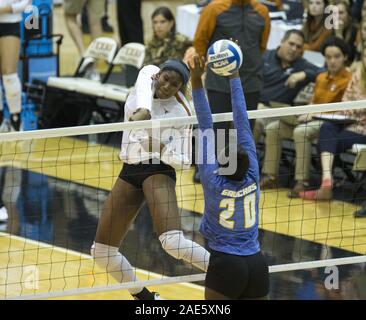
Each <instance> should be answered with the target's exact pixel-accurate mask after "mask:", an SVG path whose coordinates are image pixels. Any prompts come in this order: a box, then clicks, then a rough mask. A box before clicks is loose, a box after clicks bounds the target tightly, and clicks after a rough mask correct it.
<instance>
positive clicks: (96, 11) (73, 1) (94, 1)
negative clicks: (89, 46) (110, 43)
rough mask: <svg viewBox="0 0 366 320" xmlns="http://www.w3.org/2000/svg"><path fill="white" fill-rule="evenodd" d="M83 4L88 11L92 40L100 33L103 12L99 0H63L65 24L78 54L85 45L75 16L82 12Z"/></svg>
mask: <svg viewBox="0 0 366 320" xmlns="http://www.w3.org/2000/svg"><path fill="white" fill-rule="evenodd" d="M84 5H86V8H87V12H88V20H89V27H90V34H91V38H92V40H94V39H96V38H98V37H100V36H101V35H102V24H101V18H102V16H103V12H104V2H103V1H100V0H64V9H65V18H66V26H67V29H68V30H69V32H70V35H71V38H72V39H73V41H74V43H75V45H76V47H77V49H78V51H79V54H80V56H82V55H83V54H84V51H85V47H84V43H83V33H82V30H81V27H80V26H79V23H78V22H77V16H78V15H79V14H81V13H82V11H83V6H84Z"/></svg>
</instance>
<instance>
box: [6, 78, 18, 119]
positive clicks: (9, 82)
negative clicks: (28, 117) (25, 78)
mask: <svg viewBox="0 0 366 320" xmlns="http://www.w3.org/2000/svg"><path fill="white" fill-rule="evenodd" d="M3 85H4V89H5V96H6V101H7V102H8V107H9V111H10V113H19V112H20V111H21V108H22V85H21V83H20V80H19V77H18V75H17V74H16V73H13V74H7V75H3Z"/></svg>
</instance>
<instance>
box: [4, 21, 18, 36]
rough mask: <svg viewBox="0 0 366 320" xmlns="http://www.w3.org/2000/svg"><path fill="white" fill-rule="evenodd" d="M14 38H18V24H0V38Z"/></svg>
mask: <svg viewBox="0 0 366 320" xmlns="http://www.w3.org/2000/svg"><path fill="white" fill-rule="evenodd" d="M6 36H15V37H18V38H20V23H19V22H15V23H0V37H6Z"/></svg>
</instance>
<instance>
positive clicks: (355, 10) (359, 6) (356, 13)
mask: <svg viewBox="0 0 366 320" xmlns="http://www.w3.org/2000/svg"><path fill="white" fill-rule="evenodd" d="M364 3H365V1H364V0H354V1H353V5H352V10H351V13H352V17H353V18H355V19H356V20H357V21H361V13H362V10H364V9H363V4H364Z"/></svg>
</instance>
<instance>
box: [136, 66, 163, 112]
mask: <svg viewBox="0 0 366 320" xmlns="http://www.w3.org/2000/svg"><path fill="white" fill-rule="evenodd" d="M159 71H160V69H159V68H158V67H156V66H153V65H149V66H146V67H143V68H142V69H141V70H140V72H139V75H138V77H137V80H136V84H135V90H136V110H137V109H139V108H144V109H147V110H149V111H151V108H152V103H153V94H154V85H153V80H152V76H153V75H154V74H157V73H158V72H159Z"/></svg>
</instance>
